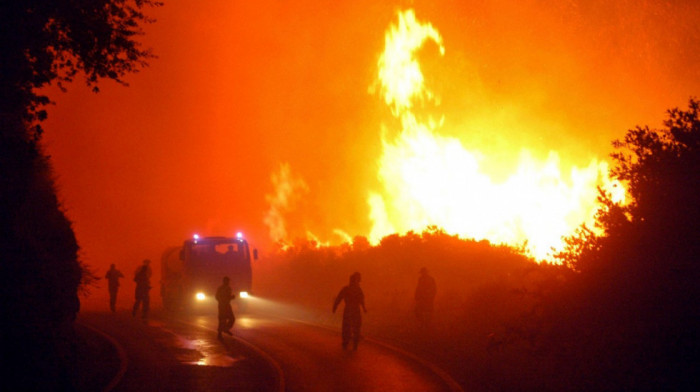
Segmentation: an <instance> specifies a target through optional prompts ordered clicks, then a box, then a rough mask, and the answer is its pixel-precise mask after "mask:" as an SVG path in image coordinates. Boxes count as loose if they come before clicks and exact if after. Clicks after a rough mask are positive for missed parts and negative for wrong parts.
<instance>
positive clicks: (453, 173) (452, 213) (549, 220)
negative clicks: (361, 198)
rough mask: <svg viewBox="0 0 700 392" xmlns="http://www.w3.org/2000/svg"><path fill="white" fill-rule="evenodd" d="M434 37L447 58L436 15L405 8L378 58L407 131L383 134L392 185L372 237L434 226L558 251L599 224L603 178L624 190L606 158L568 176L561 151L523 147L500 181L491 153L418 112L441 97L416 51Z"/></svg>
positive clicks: (385, 175) (387, 97) (374, 202)
mask: <svg viewBox="0 0 700 392" xmlns="http://www.w3.org/2000/svg"><path fill="white" fill-rule="evenodd" d="M430 41H432V42H434V43H435V44H437V46H438V50H439V52H440V55H441V56H443V55H444V54H445V48H444V46H443V43H442V37H441V36H440V34H439V32H438V31H437V30H436V29H435V28H434V27H433V26H432V25H431V24H430V23H420V22H419V21H418V20H417V19H416V16H415V13H414V12H413V11H412V10H407V11H403V12H399V13H398V23H397V24H395V25H392V26H390V27H389V29H388V30H387V32H386V35H385V50H384V52H383V53H382V54H381V56H380V58H379V61H378V81H379V85H380V93H381V94H382V95H383V98H384V102H385V103H386V104H387V105H388V106H389V108H390V109H391V113H392V115H393V116H395V117H396V118H397V119H398V120H400V124H401V129H400V132H399V133H398V134H397V135H396V136H394V137H389V136H387V135H386V134H385V135H384V136H383V138H382V143H383V154H382V156H381V157H380V158H379V161H378V166H379V172H378V177H379V180H380V181H381V183H382V185H383V191H380V192H370V195H369V197H368V203H369V206H370V210H371V212H370V218H371V220H372V222H373V227H372V230H371V232H370V235H369V239H370V241H371V242H372V243H375V244H376V243H378V242H379V241H380V240H381V238H382V237H384V236H386V235H389V234H393V233H405V232H407V231H411V230H413V231H422V230H424V229H425V228H426V227H427V226H430V225H435V226H438V227H440V228H442V229H444V230H445V231H446V232H448V233H450V234H457V235H459V236H462V237H466V238H474V239H487V240H489V241H491V242H493V243H505V244H510V245H514V246H521V245H524V246H525V248H526V250H527V251H528V252H529V253H530V254H531V255H532V256H534V257H535V258H537V259H547V258H548V257H549V256H550V255H551V252H552V249H560V248H561V247H562V246H563V241H562V237H563V236H566V235H569V234H571V233H572V232H573V231H574V229H575V228H576V227H578V226H579V225H580V224H582V223H587V224H588V225H589V226H591V225H592V223H593V219H594V215H595V212H596V209H597V208H599V207H598V205H597V203H596V197H597V190H596V187H597V186H601V187H602V188H603V189H604V190H606V191H607V192H609V193H610V194H612V195H613V196H614V199H615V200H616V201H621V200H622V199H623V198H624V194H625V191H624V189H623V188H622V186H621V185H620V184H619V183H617V182H615V181H613V180H611V179H610V177H609V173H608V164H607V163H606V162H604V161H599V160H596V159H594V160H592V161H591V162H590V164H588V166H586V167H582V168H578V167H575V166H574V167H573V168H572V169H571V171H570V173H568V175H565V174H564V173H562V169H561V168H560V158H559V155H558V154H557V153H556V152H550V153H549V156H548V157H547V158H546V159H544V160H538V159H537V158H535V157H534V156H533V154H532V153H530V152H528V151H527V150H526V149H523V150H522V151H521V152H520V159H519V163H518V166H517V168H516V169H515V170H514V171H513V173H512V174H510V175H509V176H507V178H506V179H505V180H502V181H499V182H497V181H495V180H493V179H492V178H491V177H490V176H489V175H488V174H486V173H487V172H488V171H487V170H486V169H487V168H485V167H482V166H483V165H482V162H483V159H481V158H482V157H483V154H482V153H480V152H479V151H477V150H475V149H472V150H469V149H467V148H466V147H465V146H463V145H462V143H461V142H460V140H458V139H456V138H453V137H445V136H441V135H439V134H438V130H439V129H440V128H441V126H442V121H436V120H434V119H433V118H430V117H429V118H427V119H419V117H418V116H417V115H416V114H415V112H414V108H415V106H416V105H417V104H419V103H426V102H431V103H432V104H435V105H437V102H436V99H435V95H434V94H433V93H432V92H430V91H429V90H428V89H427V88H426V87H425V85H424V78H423V74H422V72H421V67H420V64H419V62H418V60H417V59H416V56H415V54H416V51H417V50H418V49H420V48H421V47H422V46H423V45H424V44H425V43H426V42H430Z"/></svg>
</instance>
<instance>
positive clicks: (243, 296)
mask: <svg viewBox="0 0 700 392" xmlns="http://www.w3.org/2000/svg"><path fill="white" fill-rule="evenodd" d="M239 295H240V297H241V298H248V292H247V291H241V292H240V293H239Z"/></svg>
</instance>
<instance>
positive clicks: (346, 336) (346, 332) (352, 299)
mask: <svg viewBox="0 0 700 392" xmlns="http://www.w3.org/2000/svg"><path fill="white" fill-rule="evenodd" d="M360 280H361V275H360V273H359V272H355V273H354V274H352V275H350V284H349V285H347V286H345V287H343V288H342V289H341V290H340V292H339V293H338V295H337V296H336V297H335V301H334V302H333V313H335V310H336V309H337V308H338V305H340V302H342V301H345V309H344V311H343V327H342V332H341V335H342V338H343V349H347V347H348V343H350V341H351V340H352V347H353V350H357V343H358V342H359V341H360V328H361V327H362V313H361V312H360V309H362V310H364V312H365V313H367V308H365V294H364V293H363V292H362V289H361V288H360Z"/></svg>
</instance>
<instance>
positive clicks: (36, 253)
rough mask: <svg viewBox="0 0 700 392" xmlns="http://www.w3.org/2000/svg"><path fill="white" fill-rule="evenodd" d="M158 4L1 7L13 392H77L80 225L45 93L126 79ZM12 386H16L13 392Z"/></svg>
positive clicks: (0, 102) (75, 1)
mask: <svg viewBox="0 0 700 392" xmlns="http://www.w3.org/2000/svg"><path fill="white" fill-rule="evenodd" d="M156 5H159V3H158V2H156V1H152V0H70V1H69V0H25V1H3V2H0V51H1V53H0V255H1V256H0V257H1V258H0V296H1V297H2V298H3V299H4V300H3V301H2V305H0V320H2V322H0V336H2V337H3V341H4V342H6V343H5V344H3V348H2V353H3V355H2V359H3V361H2V364H3V367H4V369H5V373H6V374H12V375H13V378H12V379H11V380H4V381H3V382H4V383H5V382H6V383H7V384H8V385H10V386H11V387H10V389H22V390H62V389H71V380H70V372H69V371H68V370H69V368H70V363H69V362H70V361H66V360H65V359H66V358H70V355H71V353H70V350H69V349H68V348H69V347H71V344H70V336H71V333H72V332H71V331H72V322H73V319H74V318H75V314H76V313H77V311H78V309H79V300H78V297H77V292H78V288H79V286H80V283H81V280H84V279H85V278H86V277H90V274H89V272H88V271H87V270H86V269H85V267H84V266H82V264H81V263H80V261H79V260H78V244H77V241H76V239H75V235H74V233H73V230H72V227H71V223H70V221H69V220H68V219H67V218H66V216H65V214H64V213H63V210H62V209H61V206H60V203H59V201H58V199H57V197H56V193H55V188H54V182H53V178H52V174H51V167H50V162H49V159H48V157H46V156H45V155H44V153H43V152H42V150H41V145H40V138H41V133H42V129H41V126H40V122H41V121H42V120H44V119H45V118H46V111H45V105H46V104H48V103H50V100H49V97H47V96H45V95H42V94H41V93H39V92H38V91H39V89H40V88H42V87H45V86H47V85H49V84H51V83H54V82H56V83H57V84H58V85H59V87H61V88H62V89H63V88H64V87H65V86H64V84H65V83H67V82H70V81H72V80H73V79H74V78H75V77H76V76H77V75H78V74H80V73H83V74H84V75H85V78H86V82H87V84H88V85H90V86H92V87H93V89H94V90H95V91H97V84H98V82H99V80H100V79H104V78H107V79H112V80H115V81H117V82H120V83H124V82H123V80H122V78H123V76H124V75H126V74H127V73H130V72H135V71H137V70H138V69H139V68H140V67H142V66H144V65H146V60H147V59H148V58H149V57H151V54H150V52H149V51H148V50H147V49H142V48H141V45H140V43H139V41H138V39H137V38H138V36H139V35H140V34H142V26H143V24H144V23H149V22H151V20H150V19H149V18H148V17H147V16H146V15H145V14H144V13H143V10H144V9H146V8H148V7H151V6H156ZM12 386H14V387H16V388H13V387H12Z"/></svg>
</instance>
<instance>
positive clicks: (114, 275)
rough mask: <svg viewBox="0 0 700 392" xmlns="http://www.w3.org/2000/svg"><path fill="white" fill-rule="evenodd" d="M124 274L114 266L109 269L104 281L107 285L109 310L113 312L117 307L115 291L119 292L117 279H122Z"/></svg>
mask: <svg viewBox="0 0 700 392" xmlns="http://www.w3.org/2000/svg"><path fill="white" fill-rule="evenodd" d="M123 277H124V274H122V273H121V271H119V270H118V269H117V268H116V267H115V266H114V264H112V265H111V266H110V267H109V270H108V271H107V274H106V275H105V279H107V282H108V283H109V309H110V310H111V311H112V312H114V311H115V310H116V307H117V291H119V279H120V278H123Z"/></svg>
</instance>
